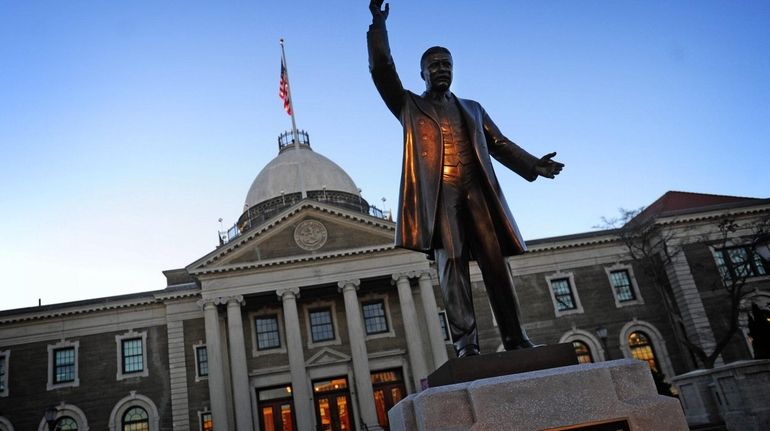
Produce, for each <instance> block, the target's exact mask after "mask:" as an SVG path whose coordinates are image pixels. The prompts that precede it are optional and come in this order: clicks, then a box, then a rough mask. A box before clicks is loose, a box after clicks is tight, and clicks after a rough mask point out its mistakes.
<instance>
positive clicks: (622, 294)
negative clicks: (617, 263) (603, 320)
mask: <svg viewBox="0 0 770 431" xmlns="http://www.w3.org/2000/svg"><path fill="white" fill-rule="evenodd" d="M610 282H611V283H612V287H614V288H615V295H617V297H618V301H620V302H624V301H633V300H634V299H636V295H635V294H634V289H633V287H632V286H631V277H630V276H629V275H628V271H627V270H625V269H621V270H620V271H612V272H610Z"/></svg>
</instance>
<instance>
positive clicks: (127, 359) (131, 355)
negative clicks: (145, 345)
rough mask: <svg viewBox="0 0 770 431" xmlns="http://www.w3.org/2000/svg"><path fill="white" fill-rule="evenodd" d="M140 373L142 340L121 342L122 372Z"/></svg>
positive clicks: (141, 367) (142, 363)
mask: <svg viewBox="0 0 770 431" xmlns="http://www.w3.org/2000/svg"><path fill="white" fill-rule="evenodd" d="M141 371H144V358H143V356H142V339H141V338H132V339H130V340H123V372H124V373H136V372H141Z"/></svg>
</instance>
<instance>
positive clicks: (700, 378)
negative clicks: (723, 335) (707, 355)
mask: <svg viewBox="0 0 770 431" xmlns="http://www.w3.org/2000/svg"><path fill="white" fill-rule="evenodd" d="M671 383H673V384H674V385H675V386H676V387H677V389H678V390H679V397H680V399H681V400H682V405H683V406H684V411H685V415H686V416H687V422H688V423H689V424H690V425H691V426H693V427H697V426H708V425H718V424H721V423H722V422H724V425H725V426H726V428H727V429H728V430H730V431H738V430H740V431H765V430H767V429H768V427H770V360H768V359H763V360H756V361H739V362H734V363H732V364H727V365H723V366H721V367H716V368H713V369H710V370H695V371H691V372H689V373H687V374H682V375H680V376H676V377H674V378H673V379H671Z"/></svg>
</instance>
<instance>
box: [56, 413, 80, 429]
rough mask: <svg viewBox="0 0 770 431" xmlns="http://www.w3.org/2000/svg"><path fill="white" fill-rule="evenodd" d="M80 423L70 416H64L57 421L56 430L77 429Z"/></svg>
mask: <svg viewBox="0 0 770 431" xmlns="http://www.w3.org/2000/svg"><path fill="white" fill-rule="evenodd" d="M77 429H78V423H77V422H75V419H72V418H71V417H69V416H64V417H61V418H59V419H58V420H57V421H56V427H54V431H77Z"/></svg>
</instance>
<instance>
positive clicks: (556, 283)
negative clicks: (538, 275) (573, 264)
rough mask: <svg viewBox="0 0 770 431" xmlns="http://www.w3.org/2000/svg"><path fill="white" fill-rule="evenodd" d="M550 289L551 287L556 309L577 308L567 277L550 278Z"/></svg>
mask: <svg viewBox="0 0 770 431" xmlns="http://www.w3.org/2000/svg"><path fill="white" fill-rule="evenodd" d="M551 289H553V296H554V298H555V299H556V309H557V310H558V311H565V310H575V309H576V308H577V305H575V295H574V293H573V292H572V286H570V282H569V278H557V279H553V280H551Z"/></svg>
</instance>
